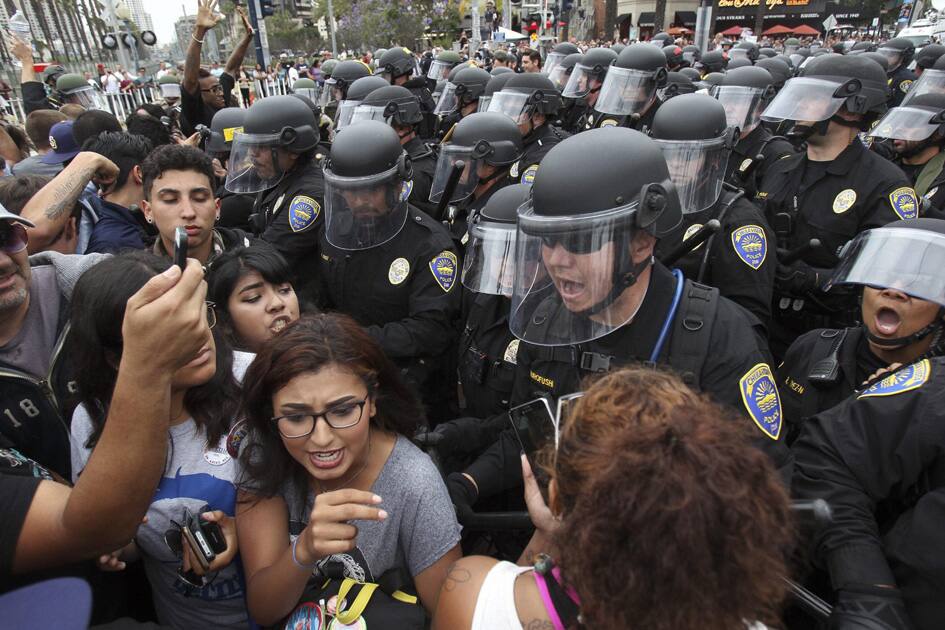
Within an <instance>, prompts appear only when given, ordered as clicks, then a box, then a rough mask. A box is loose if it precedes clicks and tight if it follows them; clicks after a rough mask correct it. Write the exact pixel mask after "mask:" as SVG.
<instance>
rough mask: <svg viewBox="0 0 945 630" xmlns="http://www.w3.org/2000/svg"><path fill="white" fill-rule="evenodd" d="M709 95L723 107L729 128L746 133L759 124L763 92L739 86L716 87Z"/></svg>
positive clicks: (762, 107) (762, 106) (762, 105)
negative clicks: (735, 128)
mask: <svg viewBox="0 0 945 630" xmlns="http://www.w3.org/2000/svg"><path fill="white" fill-rule="evenodd" d="M709 93H710V94H711V95H712V96H714V97H715V98H716V99H717V100H718V101H719V102H720V103H721V104H722V105H723V106H724V107H725V119H726V121H727V122H728V126H729V127H738V129H739V131H741V133H748V132H750V131H752V130H753V129H754V128H755V127H757V126H758V123H760V122H761V111H762V110H763V109H764V98H765V90H762V89H759V88H751V87H743V86H740V85H716V86H713V87H712V89H711V90H709Z"/></svg>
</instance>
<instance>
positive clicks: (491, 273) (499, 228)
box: [462, 215, 516, 297]
mask: <svg viewBox="0 0 945 630" xmlns="http://www.w3.org/2000/svg"><path fill="white" fill-rule="evenodd" d="M478 216H479V215H477V217H478ZM515 237H516V228H515V225H514V224H500V223H489V222H485V221H478V220H477V221H475V223H473V225H472V227H471V228H470V230H469V243H468V244H467V245H466V256H465V257H464V258H463V277H462V281H463V286H465V287H466V288H467V289H469V290H470V291H474V292H476V293H487V294H489V295H504V296H505V297H512V284H513V282H514V277H515Z"/></svg>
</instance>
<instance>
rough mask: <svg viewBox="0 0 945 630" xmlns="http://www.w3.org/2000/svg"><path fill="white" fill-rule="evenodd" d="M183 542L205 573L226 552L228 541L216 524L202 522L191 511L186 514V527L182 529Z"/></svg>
mask: <svg viewBox="0 0 945 630" xmlns="http://www.w3.org/2000/svg"><path fill="white" fill-rule="evenodd" d="M181 535H182V536H183V540H185V541H187V545H188V546H189V547H190V550H191V551H192V552H193V553H194V556H195V557H196V558H197V562H198V563H199V564H200V567H201V568H202V569H203V570H204V571H208V570H209V569H210V563H211V562H213V561H214V560H215V559H216V557H217V554H218V553H221V552H223V551H225V550H226V539H225V538H224V537H223V531H222V530H221V529H220V526H219V525H217V524H216V523H211V522H208V521H200V519H199V517H196V516H194V515H192V514H191V513H190V512H189V511H188V512H185V513H184V527H182V528H181Z"/></svg>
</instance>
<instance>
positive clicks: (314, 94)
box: [292, 77, 321, 103]
mask: <svg viewBox="0 0 945 630" xmlns="http://www.w3.org/2000/svg"><path fill="white" fill-rule="evenodd" d="M292 93H293V94H298V95H299V96H304V97H306V98H308V99H310V100H311V101H313V102H315V103H317V102H318V101H319V99H320V98H321V89H320V88H319V85H318V83H315V81H313V80H312V79H309V78H308V77H302V78H300V79H297V80H296V81H295V83H293V84H292Z"/></svg>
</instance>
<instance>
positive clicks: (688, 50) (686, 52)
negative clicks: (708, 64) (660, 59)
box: [682, 44, 702, 65]
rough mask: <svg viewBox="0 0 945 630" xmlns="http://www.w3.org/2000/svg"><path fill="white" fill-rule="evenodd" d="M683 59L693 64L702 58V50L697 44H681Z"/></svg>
mask: <svg viewBox="0 0 945 630" xmlns="http://www.w3.org/2000/svg"><path fill="white" fill-rule="evenodd" d="M682 52H683V59H685V60H686V61H688V62H689V64H690V65H695V64H696V62H697V61H699V60H700V59H702V50H701V49H700V48H699V47H698V46H694V45H692V44H689V45H688V46H683V49H682Z"/></svg>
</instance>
